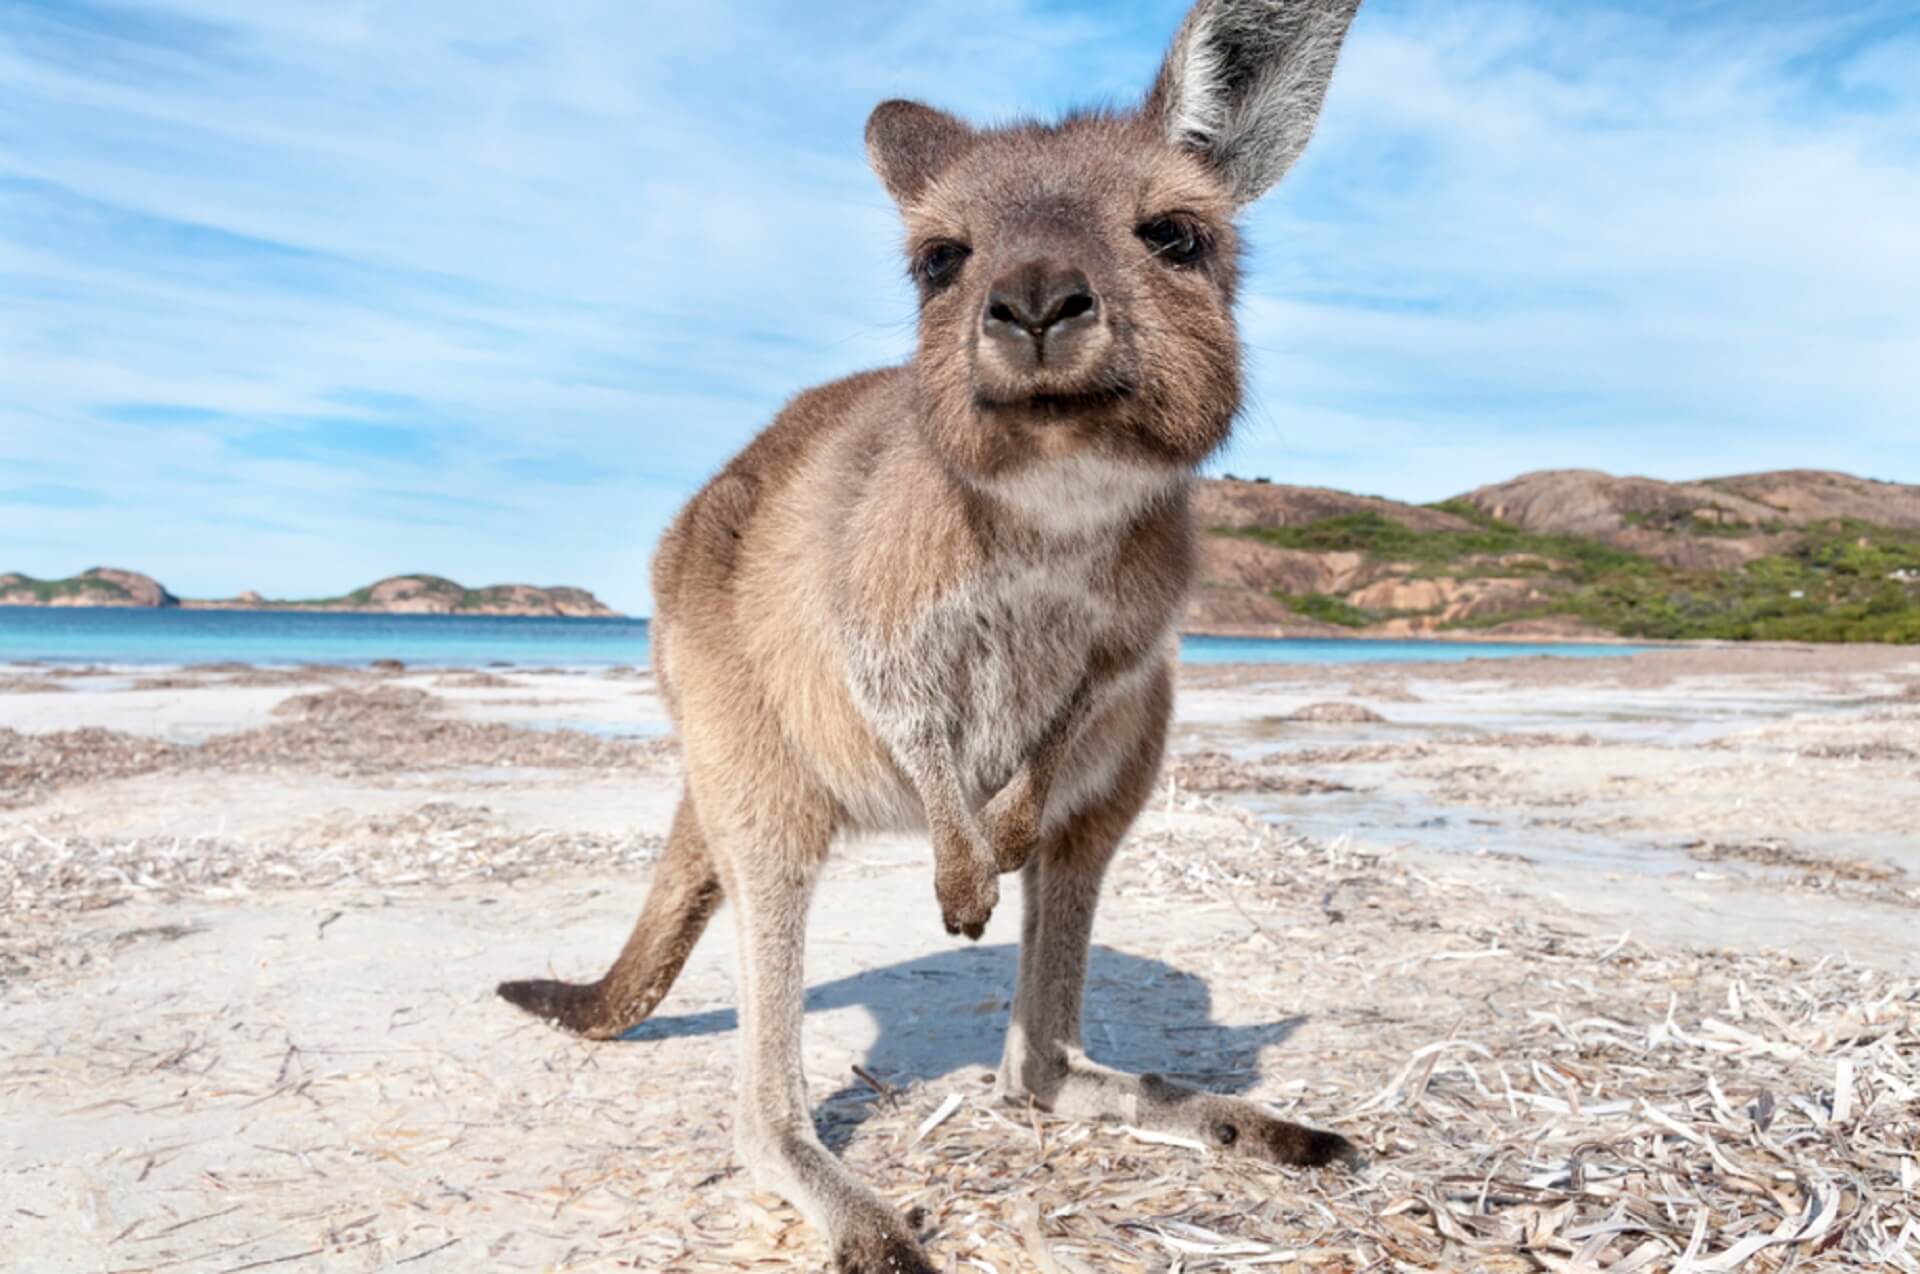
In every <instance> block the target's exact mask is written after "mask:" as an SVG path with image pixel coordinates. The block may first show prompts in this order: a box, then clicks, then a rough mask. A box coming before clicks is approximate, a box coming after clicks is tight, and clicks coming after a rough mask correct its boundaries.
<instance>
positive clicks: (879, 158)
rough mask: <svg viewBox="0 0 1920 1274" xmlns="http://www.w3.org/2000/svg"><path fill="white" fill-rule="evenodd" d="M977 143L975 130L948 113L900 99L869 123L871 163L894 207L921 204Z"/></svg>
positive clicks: (880, 108) (881, 107)
mask: <svg viewBox="0 0 1920 1274" xmlns="http://www.w3.org/2000/svg"><path fill="white" fill-rule="evenodd" d="M972 140H973V130H972V129H971V128H969V127H967V125H966V124H964V123H963V122H961V121H960V120H957V119H955V118H954V117H953V116H951V115H949V114H947V113H946V112H945V111H936V110H934V109H933V108H932V107H931V106H922V105H921V104H920V103H919V102H908V101H902V100H901V99H899V98H895V99H894V100H892V101H888V102H882V103H880V105H878V106H876V107H874V108H873V114H872V115H870V116H868V117H867V162H868V163H870V164H872V165H873V171H874V172H876V173H878V174H879V175H880V180H881V182H882V183H883V184H884V185H885V186H886V188H887V193H888V194H890V195H892V196H893V198H894V200H895V202H897V203H906V202H908V201H909V200H911V199H914V198H917V197H918V196H919V194H920V192H921V191H923V190H925V189H926V187H927V183H928V182H930V181H932V180H933V179H934V178H935V177H936V176H938V175H939V173H940V170H941V169H943V168H945V167H946V166H947V165H948V164H950V163H952V162H953V161H954V159H955V158H956V157H957V156H958V155H959V154H960V152H961V151H963V150H965V149H966V148H967V145H968V143H969V142H971V141H972Z"/></svg>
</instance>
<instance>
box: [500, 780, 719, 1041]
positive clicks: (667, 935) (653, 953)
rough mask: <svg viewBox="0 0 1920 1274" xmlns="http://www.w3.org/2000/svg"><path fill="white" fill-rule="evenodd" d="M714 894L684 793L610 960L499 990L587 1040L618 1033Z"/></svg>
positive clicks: (684, 945) (664, 983)
mask: <svg viewBox="0 0 1920 1274" xmlns="http://www.w3.org/2000/svg"><path fill="white" fill-rule="evenodd" d="M721 897H722V892H721V888H720V877H719V875H718V873H717V872H715V870H714V866H713V856H712V855H711V854H710V853H708V851H707V842H706V838H705V837H704V836H703V835H702V833H701V830H700V819H699V817H698V815H696V814H695V812H694V808H693V801H692V799H691V798H689V797H685V796H683V797H681V799H680V807H679V809H677V810H675V811H674V815H673V830H672V831H671V832H670V833H668V836H667V847H666V850H665V852H663V853H662V854H661V856H660V865H659V867H658V868H656V869H655V871H654V874H653V887H652V888H651V889H650V890H648V891H647V901H646V904H645V905H644V906H643V907H641V909H640V919H639V920H638V921H637V922H636V923H635V924H634V926H633V933H632V935H631V936H629V937H628V938H627V945H626V946H625V947H624V948H622V949H621V952H620V955H619V958H618V959H616V960H615V961H614V962H613V967H612V968H611V969H608V970H607V972H606V974H605V975H604V976H603V977H602V978H601V979H600V980H599V981H598V982H588V983H578V982H554V981H551V980H549V979H545V978H536V979H531V980H528V981H525V982H502V983H501V984H500V986H499V992H500V997H501V998H502V999H504V1000H506V1001H508V1002H509V1003H511V1004H517V1005H519V1006H520V1007H521V1008H523V1009H525V1010H526V1011H527V1012H529V1013H531V1014H533V1015H534V1016H535V1017H543V1018H545V1019H547V1020H548V1021H549V1022H552V1023H554V1024H555V1025H557V1026H560V1027H562V1028H564V1029H566V1030H569V1031H572V1032H574V1033H575V1034H577V1035H584V1036H586V1037H587V1038H589V1039H596V1040H607V1039H613V1038H614V1037H615V1036H618V1035H623V1034H625V1033H626V1032H628V1031H630V1030H632V1029H633V1028H634V1027H636V1026H638V1025H639V1024H640V1023H641V1022H643V1021H645V1020H646V1017H647V1015H648V1014H649V1013H651V1012H653V1010H654V1008H655V1007H656V1006H658V1005H659V1003H660V1001H661V1000H662V999H664V998H665V997H666V994H667V990H668V988H670V987H671V986H672V985H673V980H674V978H676V977H678V976H679V974H680V969H681V966H682V965H684V964H686V962H687V956H688V955H689V954H691V953H692V951H693V944H694V943H696V942H698V941H699V940H700V934H701V933H702V932H703V931H704V930H705V929H706V927H707V921H708V920H709V919H711V918H712V917H713V913H714V911H715V910H716V909H718V908H719V906H720V900H721Z"/></svg>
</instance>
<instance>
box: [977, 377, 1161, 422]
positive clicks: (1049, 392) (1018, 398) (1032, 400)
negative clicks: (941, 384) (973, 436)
mask: <svg viewBox="0 0 1920 1274" xmlns="http://www.w3.org/2000/svg"><path fill="white" fill-rule="evenodd" d="M1133 394H1134V388H1133V386H1132V385H1131V384H1129V383H1127V382H1125V381H1117V382H1115V383H1112V384H1103V385H1093V386H1089V387H1088V388H1085V389H1045V390H1039V391H1037V392H1034V393H1028V394H1003V393H991V392H989V391H987V390H985V389H976V390H975V391H974V395H973V405H974V406H975V407H976V408H978V409H979V410H980V411H982V412H985V413H988V414H991V415H1001V414H1007V413H1018V414H1022V415H1027V416H1031V417H1032V418H1033V419H1034V420H1035V421H1036V423H1039V424H1066V423H1068V422H1069V421H1072V420H1077V419H1081V418H1083V417H1087V416H1098V415H1100V414H1102V413H1104V412H1107V411H1110V410H1112V409H1113V408H1115V407H1117V406H1119V405H1120V404H1122V403H1124V402H1126V401H1127V400H1128V399H1129V398H1132V397H1133Z"/></svg>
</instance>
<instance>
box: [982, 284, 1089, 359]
mask: <svg viewBox="0 0 1920 1274" xmlns="http://www.w3.org/2000/svg"><path fill="white" fill-rule="evenodd" d="M1100 322H1101V310H1100V297H1099V295H1098V294H1097V293H1096V292H1095V291H1094V290H1093V284H1091V283H1090V282H1088V281H1087V276H1086V273H1085V272H1084V271H1082V270H1080V269H1077V268H1075V267H1073V266H1066V265H1060V264H1058V263H1056V262H1053V261H1047V260H1039V261H1028V262H1025V263H1024V264H1022V265H1019V266H1016V267H1014V268H1013V269H1011V270H1009V271H1007V272H1006V273H1005V274H1003V275H1001V276H1000V277H999V278H998V279H996V280H994V283H993V286H992V287H991V288H989V289H988V290H987V303H986V306H985V307H984V308H983V309H982V311H981V315H980V331H981V334H982V335H983V336H984V337H985V338H986V339H987V340H988V341H990V342H992V343H993V345H994V346H995V347H996V348H997V350H998V352H999V354H1000V357H1002V358H1004V359H1005V360H1006V361H1007V363H1008V364H1009V366H1010V367H1011V368H1017V369H1021V370H1026V369H1029V368H1035V367H1042V366H1047V365H1049V364H1058V363H1060V362H1062V361H1065V359H1067V358H1071V356H1072V354H1073V353H1074V350H1073V348H1072V347H1073V346H1075V345H1077V344H1079V338H1080V337H1081V335H1082V334H1084V333H1086V332H1088V331H1090V330H1091V329H1093V328H1095V327H1097V326H1099V324H1100Z"/></svg>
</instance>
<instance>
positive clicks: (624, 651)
mask: <svg viewBox="0 0 1920 1274" xmlns="http://www.w3.org/2000/svg"><path fill="white" fill-rule="evenodd" d="M1643 649H1646V647H1644V646H1630V645H1612V644H1601V643H1578V642H1491V641H1487V642H1478V641H1456V640H1451V639H1449V640H1433V639H1418V638H1414V639H1402V640H1395V639H1385V638H1338V637H1275V638H1261V637H1203V636H1187V637H1182V638H1181V640H1180V658H1181V662H1183V663H1193V664H1217V663H1302V664H1343V663H1374V662H1395V663H1399V662H1415V661H1428V660H1430V661H1440V662H1449V663H1451V662H1458V661H1461V660H1466V659H1486V658H1495V659H1498V658H1515V657H1519V656H1524V655H1558V656H1563V657H1568V658H1582V657H1595V656H1610V655H1612V656H1618V655H1629V654H1633V653H1635V652H1637V651H1640V650H1643ZM651 653H652V652H651V647H650V644H649V642H648V621H647V620H645V619H625V618H621V619H565V618H559V617H553V616H518V615H513V616H508V615H384V614H378V615H369V614H356V613H344V612H327V611H240V610H235V611H221V610H180V609H173V608H164V609H145V608H131V607H129V608H104V607H103V608H100V609H87V608H65V607H37V606H0V663H12V664H23V663H48V664H124V665H131V666H147V667H151V666H179V665H188V664H205V663H229V662H231V663H248V664H260V665H276V666H292V665H298V664H344V665H348V666H355V665H365V664H369V663H372V662H373V661H374V660H376V659H398V660H400V661H402V662H403V663H406V664H409V665H417V666H422V667H461V668H472V667H487V666H513V667H579V668H611V667H619V666H622V665H630V666H634V667H642V666H645V665H646V664H647V663H648V661H649V659H650V657H651Z"/></svg>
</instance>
